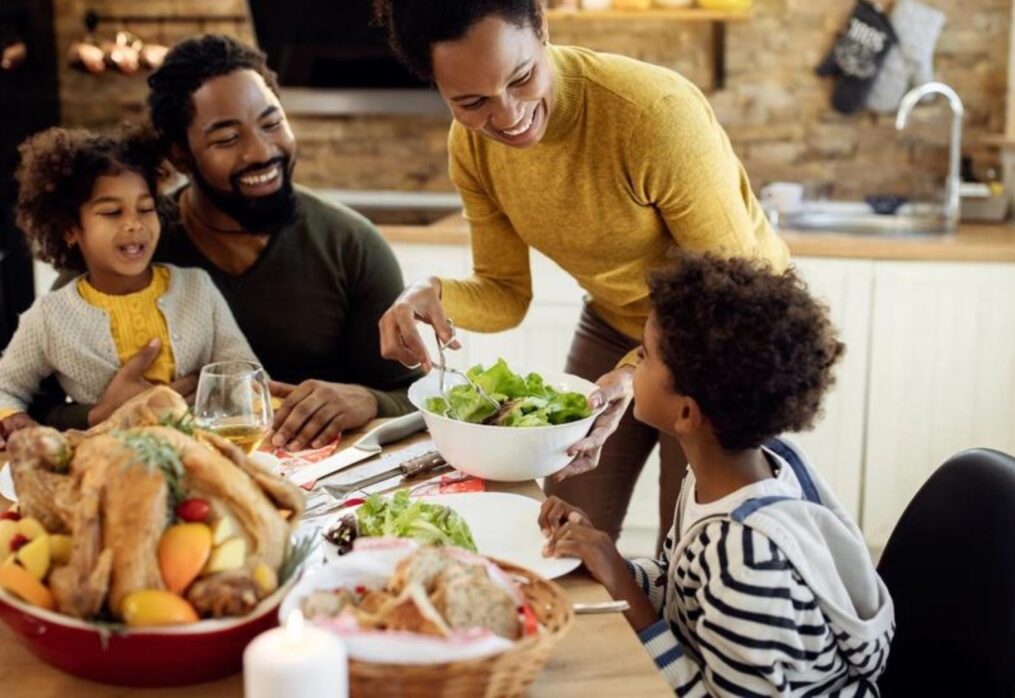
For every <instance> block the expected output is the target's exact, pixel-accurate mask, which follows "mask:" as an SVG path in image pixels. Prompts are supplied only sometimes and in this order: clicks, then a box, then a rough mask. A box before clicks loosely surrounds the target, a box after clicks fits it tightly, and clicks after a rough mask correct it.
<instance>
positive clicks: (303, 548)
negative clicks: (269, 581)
mask: <svg viewBox="0 0 1015 698" xmlns="http://www.w3.org/2000/svg"><path fill="white" fill-rule="evenodd" d="M316 538H317V537H316V536H315V535H309V536H303V537H302V538H299V539H297V541H296V542H295V543H293V544H292V545H290V546H289V550H287V551H286V554H285V558H284V559H283V560H282V566H281V567H280V568H279V570H278V583H279V584H280V585H281V584H285V583H286V582H287V581H289V579H290V578H291V577H292V576H293V575H294V574H296V573H297V572H299V570H300V568H301V567H302V566H303V563H304V562H306V561H307V558H308V557H310V553H311V552H313V550H314V548H315V547H317V542H316Z"/></svg>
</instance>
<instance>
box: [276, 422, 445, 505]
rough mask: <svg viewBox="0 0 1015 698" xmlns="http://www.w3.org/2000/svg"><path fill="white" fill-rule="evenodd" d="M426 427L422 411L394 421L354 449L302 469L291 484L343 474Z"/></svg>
mask: <svg viewBox="0 0 1015 698" xmlns="http://www.w3.org/2000/svg"><path fill="white" fill-rule="evenodd" d="M425 427H426V425H425V424H424V423H423V415H422V414H420V413H419V412H413V413H411V414H407V415H405V416H404V417H397V418H395V419H391V420H389V421H387V422H385V423H384V424H381V425H380V426H378V427H376V428H374V429H371V430H370V431H368V432H367V433H366V434H364V435H363V436H361V437H360V438H359V439H358V440H357V441H356V442H355V443H354V444H353V445H352V446H350V447H348V448H346V449H343V450H341V451H339V452H338V453H336V454H334V455H332V456H328V457H327V458H325V459H324V460H322V461H319V462H317V463H314V464H313V465H308V466H307V467H305V468H301V469H299V470H298V471H296V472H295V473H293V474H292V475H291V476H290V477H289V481H290V482H292V483H293V484H295V485H299V486H301V487H302V486H303V485H308V484H311V483H313V482H316V481H317V480H320V479H321V478H322V477H327V476H328V475H331V474H333V473H337V472H340V471H342V470H345V469H346V468H348V467H350V466H353V465H355V464H356V463H359V462H360V461H364V460H366V459H368V458H372V457H374V456H376V455H379V454H380V453H381V451H383V450H384V448H383V447H384V446H385V445H386V444H390V443H394V442H396V441H401V440H402V439H404V438H406V437H408V436H412V435H413V434H415V433H416V432H419V431H423V429H424V428H425Z"/></svg>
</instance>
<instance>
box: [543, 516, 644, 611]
mask: <svg viewBox="0 0 1015 698" xmlns="http://www.w3.org/2000/svg"><path fill="white" fill-rule="evenodd" d="M573 514H574V512H572V515H573ZM543 555H544V556H546V557H577V558H579V559H580V560H581V561H582V562H583V563H584V564H585V568H586V569H588V571H589V573H590V574H591V575H592V576H593V577H594V578H595V579H596V581H597V582H599V583H600V584H602V585H603V586H604V587H606V590H607V591H609V592H610V594H611V595H613V596H614V598H616V593H615V592H616V591H617V590H618V588H619V587H620V586H621V583H622V582H623V580H624V579H625V578H629V577H630V576H631V575H630V573H629V572H628V570H627V563H625V562H624V558H623V557H622V556H621V554H620V551H619V550H617V546H616V544H614V542H613V540H612V539H611V538H610V537H609V536H608V535H607V534H605V533H603V532H602V531H599V530H597V529H595V528H592V527H591V526H589V525H587V524H584V523H580V522H576V521H570V520H569V521H568V522H567V523H565V524H564V525H563V526H561V527H560V528H558V529H557V532H556V533H554V534H553V535H551V536H550V540H549V541H548V542H547V544H546V547H544V548H543Z"/></svg>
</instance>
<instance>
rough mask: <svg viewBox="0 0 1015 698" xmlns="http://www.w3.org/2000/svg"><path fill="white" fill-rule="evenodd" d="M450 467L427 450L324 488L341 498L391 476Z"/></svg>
mask: <svg viewBox="0 0 1015 698" xmlns="http://www.w3.org/2000/svg"><path fill="white" fill-rule="evenodd" d="M450 468H451V466H450V465H448V463H447V461H446V460H444V457H443V456H441V454H439V453H437V451H429V452H427V453H424V454H423V455H421V456H416V457H415V458H410V459H408V460H406V461H402V462H401V463H399V464H398V465H396V466H395V467H394V468H390V469H388V470H385V471H384V472H382V473H377V474H376V475H371V476H370V477H365V478H363V479H361V480H356V481H355V482H346V483H341V484H335V485H324V489H325V491H326V492H328V493H329V494H330V495H332V496H333V497H335V498H336V499H342V498H343V497H345V496H346V495H347V494H349V493H350V492H355V491H356V490H360V489H363V488H364V487H369V486H370V485H376V484H377V483H378V482H384V481H385V480H390V479H391V478H393V477H399V476H401V477H406V478H408V477H415V476H418V475H424V474H427V475H429V474H432V473H436V472H438V471H440V470H442V469H450Z"/></svg>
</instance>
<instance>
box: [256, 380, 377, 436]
mask: <svg viewBox="0 0 1015 698" xmlns="http://www.w3.org/2000/svg"><path fill="white" fill-rule="evenodd" d="M269 388H270V390H271V394H272V395H274V396H275V397H280V398H283V402H282V406H281V407H279V408H278V410H277V411H276V412H275V422H274V424H273V429H274V431H275V433H274V435H273V436H272V437H271V444H272V446H275V447H277V448H283V447H284V448H286V449H288V450H290V451H299V450H300V449H302V448H306V447H307V446H310V447H311V448H320V447H321V446H324V445H325V444H328V443H330V442H331V441H333V440H334V439H336V438H338V436H339V434H341V433H342V432H343V431H345V430H348V429H358V428H359V427H361V426H363V425H364V424H366V423H367V422H369V421H370V420H371V419H373V418H374V417H376V416H377V398H376V397H374V395H373V393H371V392H370V391H369V390H367V389H366V388H364V387H363V386H360V385H345V384H343V383H328V382H326V381H319V380H308V381H303V382H302V383H300V384H299V385H298V386H294V385H291V384H289V383H280V382H278V381H270V382H269Z"/></svg>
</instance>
